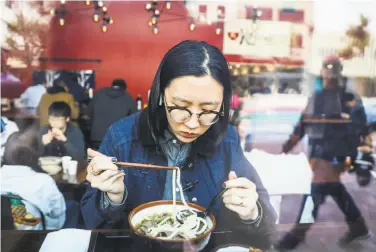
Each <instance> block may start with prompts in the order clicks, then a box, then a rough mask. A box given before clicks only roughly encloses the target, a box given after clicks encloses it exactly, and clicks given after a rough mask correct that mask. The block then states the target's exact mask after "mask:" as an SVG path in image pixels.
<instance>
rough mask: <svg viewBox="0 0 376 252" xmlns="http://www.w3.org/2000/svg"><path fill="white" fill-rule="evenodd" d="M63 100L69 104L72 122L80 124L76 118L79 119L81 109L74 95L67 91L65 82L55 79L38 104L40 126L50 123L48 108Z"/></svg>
mask: <svg viewBox="0 0 376 252" xmlns="http://www.w3.org/2000/svg"><path fill="white" fill-rule="evenodd" d="M57 101H62V102H65V103H67V104H68V105H69V107H70V109H71V120H72V121H71V122H72V124H74V125H75V126H78V124H77V122H75V120H77V119H78V117H79V114H80V111H79V108H78V105H77V103H76V101H75V100H74V97H73V96H72V95H71V94H70V93H68V92H67V87H66V85H65V83H64V82H63V81H62V80H60V79H57V80H55V81H54V84H53V86H52V87H50V88H48V89H47V93H45V94H44V95H43V96H42V98H41V100H40V102H39V105H38V111H37V112H38V114H39V120H40V126H41V127H43V126H45V125H47V124H48V108H49V107H50V105H51V104H52V103H54V102H57Z"/></svg>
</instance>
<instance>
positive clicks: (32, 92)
mask: <svg viewBox="0 0 376 252" xmlns="http://www.w3.org/2000/svg"><path fill="white" fill-rule="evenodd" d="M45 93H46V84H45V83H40V84H36V85H33V86H30V87H28V88H27V89H26V90H25V91H24V92H23V93H22V95H21V96H20V98H21V100H22V102H23V104H24V106H25V107H26V108H33V109H35V108H37V107H38V105H39V102H40V100H41V98H42V96H43V95H44V94H45Z"/></svg>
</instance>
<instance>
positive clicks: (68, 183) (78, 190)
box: [51, 161, 87, 202]
mask: <svg viewBox="0 0 376 252" xmlns="http://www.w3.org/2000/svg"><path fill="white" fill-rule="evenodd" d="M86 167H87V162H86V161H82V162H80V163H78V167H77V174H76V175H69V174H64V173H63V172H62V171H61V172H59V173H58V174H56V175H52V176H51V177H52V178H53V179H54V180H55V181H56V184H57V187H58V188H59V191H60V192H61V193H62V194H63V196H64V199H65V200H75V201H77V202H80V201H81V199H82V196H83V195H84V194H85V191H86V187H87V184H86V183H85V182H86V175H87V172H86Z"/></svg>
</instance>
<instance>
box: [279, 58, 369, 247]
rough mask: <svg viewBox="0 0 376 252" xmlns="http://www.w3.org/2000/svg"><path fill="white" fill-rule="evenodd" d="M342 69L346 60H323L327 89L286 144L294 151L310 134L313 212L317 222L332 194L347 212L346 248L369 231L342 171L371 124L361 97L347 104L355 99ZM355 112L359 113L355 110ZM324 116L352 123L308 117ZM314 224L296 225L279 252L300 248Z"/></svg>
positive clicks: (309, 106) (286, 148)
mask: <svg viewBox="0 0 376 252" xmlns="http://www.w3.org/2000/svg"><path fill="white" fill-rule="evenodd" d="M341 71H342V64H341V61H340V60H339V58H337V57H328V58H327V59H325V60H324V62H323V65H322V69H321V77H322V79H323V84H324V88H323V90H320V91H317V92H315V93H314V94H313V95H312V96H311V97H310V98H309V100H308V104H307V107H306V109H305V110H304V112H303V114H302V115H301V119H300V121H299V123H298V125H297V126H296V127H295V129H294V132H293V134H292V135H291V136H290V138H289V139H288V141H287V142H286V143H285V144H284V145H283V152H284V153H287V152H289V151H290V150H291V149H292V148H293V147H294V146H295V145H296V144H297V143H298V142H299V140H301V139H302V138H303V137H304V136H305V135H306V134H307V135H308V138H309V146H310V152H309V162H310V165H311V168H312V172H313V176H312V183H311V196H312V200H313V204H314V208H313V211H312V215H313V218H314V219H315V220H316V219H317V214H318V211H319V208H320V206H321V204H323V203H324V202H325V198H326V197H327V196H329V195H330V196H332V197H333V199H334V201H335V202H336V203H337V205H338V207H339V208H340V209H341V211H342V212H343V214H344V215H345V217H346V222H347V224H348V226H349V231H348V232H347V233H346V234H345V235H344V236H343V237H341V239H340V240H339V245H341V246H344V245H347V244H349V243H351V242H353V241H355V240H359V239H367V238H369V237H370V233H369V231H368V228H367V226H366V224H365V221H364V219H363V217H362V215H361V213H360V210H359V209H358V207H357V206H356V205H355V202H354V200H353V199H352V197H351V195H350V194H349V193H348V192H347V190H346V188H345V186H344V185H343V184H342V183H341V180H340V176H341V174H342V173H343V172H344V171H345V168H346V166H348V164H347V162H348V161H347V159H348V158H349V157H352V158H354V157H356V154H357V147H358V144H359V139H358V138H359V137H360V136H359V134H358V133H359V132H361V130H362V129H363V127H364V126H365V125H366V121H365V118H366V117H365V112H364V108H363V105H362V103H361V101H360V100H358V101H357V102H356V104H352V103H351V104H348V103H349V102H351V101H353V100H354V99H349V97H350V95H349V93H348V91H345V85H344V84H343V82H342V76H341ZM352 98H354V97H352ZM353 103H354V102H353ZM348 105H350V106H348ZM355 111H357V112H356V113H354V112H355ZM344 117H347V118H344ZM319 118H321V119H323V120H326V119H350V120H351V123H337V124H331V123H325V122H323V123H312V122H307V120H308V119H319ZM345 161H346V162H345ZM350 165H351V164H350ZM309 227H310V225H306V226H304V227H301V228H299V227H298V226H296V227H295V228H293V230H291V231H290V232H288V233H287V234H286V235H285V236H284V237H283V239H282V240H281V241H280V242H279V243H278V244H276V248H277V249H279V250H284V249H293V248H295V247H296V246H297V245H298V244H299V243H301V242H302V241H303V240H304V238H305V235H306V233H307V231H308V229H309Z"/></svg>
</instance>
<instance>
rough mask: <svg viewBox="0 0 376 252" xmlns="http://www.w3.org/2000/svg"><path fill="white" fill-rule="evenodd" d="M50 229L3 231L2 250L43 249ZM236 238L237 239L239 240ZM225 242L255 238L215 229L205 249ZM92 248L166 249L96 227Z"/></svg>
mask: <svg viewBox="0 0 376 252" xmlns="http://www.w3.org/2000/svg"><path fill="white" fill-rule="evenodd" d="M49 232H51V231H2V232H1V251H2V252H24V251H25V252H26V251H27V252H34V251H39V249H40V248H41V246H42V244H43V242H44V239H45V238H46V236H47V234H48V233H49ZM237 238H239V237H237ZM235 240H237V241H236V242H235ZM68 242H69V241H68ZM224 244H237V245H243V246H246V247H249V246H251V245H252V240H251V239H244V240H243V242H239V239H235V237H234V235H233V233H232V232H214V233H213V234H212V236H211V239H210V241H209V243H208V245H207V246H206V247H205V249H204V250H203V251H204V252H205V251H208V252H209V251H210V252H211V251H213V250H214V248H217V247H218V246H223V245H224ZM88 251H89V252H97V251H98V252H99V251H101V252H115V251H166V250H165V249H160V248H157V247H156V245H151V244H150V243H148V242H146V241H145V240H144V239H140V238H137V237H135V236H134V235H133V234H132V233H131V232H130V231H129V230H92V232H91V236H90V244H89V250H88ZM175 251H176V250H175ZM185 251H186V250H185Z"/></svg>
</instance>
